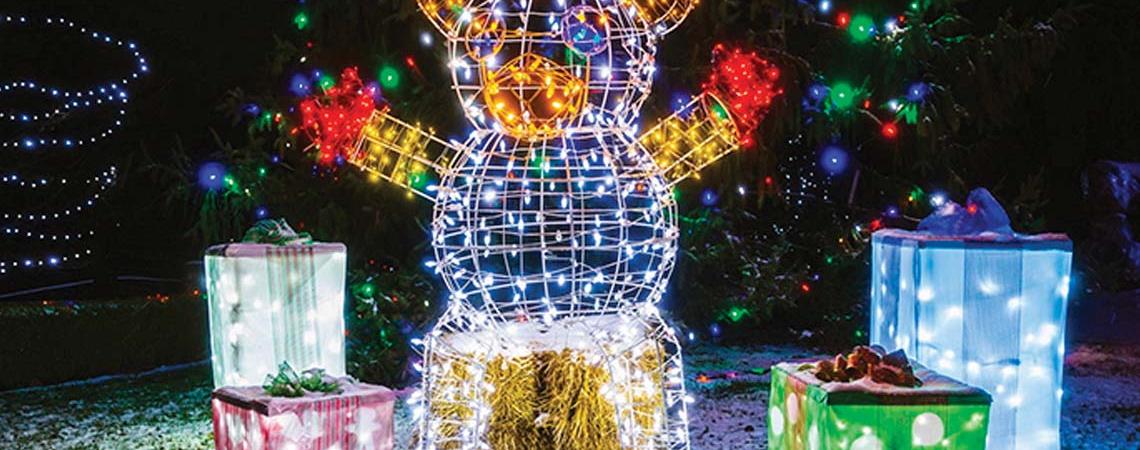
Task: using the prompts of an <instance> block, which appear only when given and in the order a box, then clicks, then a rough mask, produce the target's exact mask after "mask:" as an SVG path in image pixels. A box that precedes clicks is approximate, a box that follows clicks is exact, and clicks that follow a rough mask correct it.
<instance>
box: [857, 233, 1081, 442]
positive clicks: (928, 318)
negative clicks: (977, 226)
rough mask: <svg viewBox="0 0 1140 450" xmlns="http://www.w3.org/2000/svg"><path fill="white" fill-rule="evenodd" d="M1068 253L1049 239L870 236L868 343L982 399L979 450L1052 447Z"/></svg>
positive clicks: (1058, 238) (1063, 240)
mask: <svg viewBox="0 0 1140 450" xmlns="http://www.w3.org/2000/svg"><path fill="white" fill-rule="evenodd" d="M1071 255H1072V243H1071V242H1070V241H1069V239H1068V238H1067V237H1065V236H1064V235H1059V234H1043V235H1035V236H1021V235H1016V234H999V233H980V234H973V235H966V236H940V235H935V234H929V233H922V232H908V231H901V230H881V231H878V232H876V233H875V234H874V236H873V237H872V256H871V260H872V276H871V343H872V344H877V345H881V346H883V347H885V348H889V349H903V350H905V351H906V352H907V354H910V355H914V356H915V358H914V359H915V360H917V361H918V362H919V363H921V364H923V365H926V366H928V367H931V368H933V369H935V370H938V371H939V372H941V373H944V374H946V375H949V376H951V377H954V378H957V379H959V380H962V381H964V382H966V383H969V384H971V385H975V386H979V387H981V388H983V389H985V390H986V391H988V392H990V393H991V394H992V395H993V398H994V404H993V412H992V416H991V418H990V426H989V430H990V431H989V433H990V434H989V448H994V449H1010V450H1014V449H1018V450H1023V449H1056V448H1058V447H1059V435H1058V428H1059V426H1060V420H1061V392H1062V391H1061V372H1062V364H1063V362H1064V361H1063V360H1064V354H1065V311H1066V307H1067V305H1066V304H1067V298H1068V291H1069V269H1070V264H1071Z"/></svg>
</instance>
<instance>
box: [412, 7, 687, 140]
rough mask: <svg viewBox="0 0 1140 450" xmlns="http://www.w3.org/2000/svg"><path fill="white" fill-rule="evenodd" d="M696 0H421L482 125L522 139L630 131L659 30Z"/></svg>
mask: <svg viewBox="0 0 1140 450" xmlns="http://www.w3.org/2000/svg"><path fill="white" fill-rule="evenodd" d="M694 3H695V2H691V1H689V0H673V1H669V0H665V1H663V0H636V1H633V0H513V1H494V0H421V2H420V6H421V8H422V9H423V10H424V12H425V14H427V16H428V17H429V19H431V20H432V22H433V23H434V24H435V25H436V26H437V28H439V29H440V31H441V32H442V33H443V34H444V36H445V37H446V39H447V43H448V52H449V61H448V64H447V65H448V68H449V69H450V70H451V72H452V84H453V86H454V88H455V91H456V93H457V94H458V96H459V101H460V103H461V105H462V107H463V110H464V113H465V114H466V116H467V117H468V119H469V120H470V122H471V124H472V125H473V126H474V127H475V128H476V129H478V130H492V131H497V132H501V133H503V134H507V135H509V136H512V137H514V138H517V139H520V140H523V141H537V140H543V139H550V138H555V137H559V136H564V135H567V134H574V133H575V132H577V131H582V130H585V129H588V131H589V132H597V130H598V129H599V128H605V129H615V130H623V131H632V130H633V126H634V122H635V120H636V119H637V116H638V111H639V110H640V107H641V104H642V103H643V102H644V101H645V99H646V97H648V95H649V93H650V87H651V85H652V80H653V75H654V72H655V70H656V67H655V64H654V53H655V52H656V42H657V39H658V37H659V36H660V35H661V34H663V33H664V32H665V31H667V30H668V29H670V28H671V25H674V24H675V23H676V22H678V21H679V20H680V19H681V18H683V16H684V13H687V12H688V9H691V8H692V6H693V4H694Z"/></svg>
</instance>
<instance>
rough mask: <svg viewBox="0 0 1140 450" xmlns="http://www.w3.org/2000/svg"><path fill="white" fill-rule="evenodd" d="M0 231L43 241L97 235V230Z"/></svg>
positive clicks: (7, 229)
mask: <svg viewBox="0 0 1140 450" xmlns="http://www.w3.org/2000/svg"><path fill="white" fill-rule="evenodd" d="M0 232H3V233H4V234H6V235H9V236H15V237H20V238H28V239H39V240H41V241H73V240H74V241H78V240H80V239H84V238H87V237H91V236H94V235H95V230H87V231H86V232H83V233H72V234H68V233H63V234H52V233H42V232H38V231H32V230H28V229H21V228H4V229H2V230H0Z"/></svg>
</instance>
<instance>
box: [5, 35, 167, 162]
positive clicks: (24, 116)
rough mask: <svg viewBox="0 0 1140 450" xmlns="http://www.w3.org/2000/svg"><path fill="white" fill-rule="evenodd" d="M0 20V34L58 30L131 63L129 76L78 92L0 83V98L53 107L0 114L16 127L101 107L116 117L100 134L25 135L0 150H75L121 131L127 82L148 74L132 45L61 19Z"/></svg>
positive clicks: (25, 82)
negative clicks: (19, 97) (20, 97)
mask: <svg viewBox="0 0 1140 450" xmlns="http://www.w3.org/2000/svg"><path fill="white" fill-rule="evenodd" d="M2 19H3V20H0V30H3V29H5V28H8V29H12V28H16V27H28V28H30V27H45V28H49V29H61V30H62V31H64V32H69V33H76V34H79V35H81V36H84V37H87V38H89V39H91V40H92V41H94V42H95V43H97V44H100V45H104V46H110V47H113V48H118V49H122V50H125V51H126V52H128V53H129V54H130V55H131V56H132V57H133V59H134V61H135V64H136V65H135V67H134V69H133V71H132V72H130V73H129V74H127V75H125V76H122V77H121V78H117V79H115V80H112V81H108V82H104V83H99V84H96V85H93V86H90V87H86V88H82V89H74V90H69V89H64V88H61V87H57V86H51V85H46V84H43V83H37V82H35V81H30V80H17V81H11V82H7V83H0V96H3V95H5V94H7V93H14V92H29V93H32V94H38V95H43V96H47V97H50V98H51V99H52V102H54V103H55V104H56V105H57V106H54V107H51V108H47V109H43V110H39V111H19V110H5V111H0V120H3V119H6V120H9V121H12V122H16V123H21V124H23V123H28V124H31V123H35V122H40V121H45V120H51V119H54V118H56V117H59V116H60V115H63V114H66V113H68V112H71V111H75V110H79V109H84V108H92V107H98V106H103V105H108V106H113V107H116V108H117V110H116V113H115V114H114V115H113V117H114V118H113V119H110V124H109V125H108V126H107V127H105V128H104V129H103V130H101V131H97V132H92V133H90V134H87V135H84V136H65V135H27V136H23V137H21V138H19V139H16V140H12V141H2V142H0V148H9V149H23V150H34V149H43V148H76V147H82V146H85V145H90V144H94V143H95V142H98V141H99V140H100V139H104V138H106V137H108V136H110V135H112V134H114V132H115V130H116V129H118V128H120V127H122V125H123V122H122V119H123V116H125V115H126V110H125V105H126V103H127V101H128V94H127V90H126V88H127V86H128V84H130V82H131V81H133V80H135V79H138V78H139V77H140V76H141V75H142V74H145V73H146V72H147V71H149V66H148V64H147V61H146V58H145V57H143V56H142V54H141V53H140V52H139V50H138V49H137V46H136V45H135V44H134V43H130V42H124V41H121V40H118V39H115V38H113V37H111V36H108V35H106V34H103V33H100V32H98V31H91V30H89V29H88V28H86V27H83V26H81V25H77V24H75V22H72V21H69V20H67V19H62V18H50V17H49V18H45V19H40V20H36V19H29V18H27V17H22V16H4V17H3V18H2Z"/></svg>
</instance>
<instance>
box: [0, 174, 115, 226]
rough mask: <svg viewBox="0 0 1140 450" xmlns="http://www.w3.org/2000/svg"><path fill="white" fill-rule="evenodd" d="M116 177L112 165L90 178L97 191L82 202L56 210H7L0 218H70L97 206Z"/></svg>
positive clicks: (47, 219) (11, 219)
mask: <svg viewBox="0 0 1140 450" xmlns="http://www.w3.org/2000/svg"><path fill="white" fill-rule="evenodd" d="M116 177H117V171H116V169H115V168H114V167H111V169H110V170H109V171H108V172H104V174H103V176H101V177H95V178H91V179H88V180H87V183H88V184H94V185H95V188H96V191H95V193H94V194H91V196H90V197H87V198H86V199H83V200H81V201H80V202H78V203H77V204H75V205H73V206H69V207H66V208H64V209H61V210H56V211H52V212H33V211H25V212H5V213H2V214H0V219H3V220H8V221H17V222H37V223H42V222H45V221H49V220H55V219H65V218H69V217H71V216H73V215H76V214H79V213H81V212H83V211H85V210H87V209H90V208H91V207H92V206H95V202H96V201H97V200H99V198H100V196H101V193H102V192H103V191H106V190H107V189H108V188H110V187H111V186H113V185H114V184H115V179H116Z"/></svg>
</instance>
